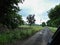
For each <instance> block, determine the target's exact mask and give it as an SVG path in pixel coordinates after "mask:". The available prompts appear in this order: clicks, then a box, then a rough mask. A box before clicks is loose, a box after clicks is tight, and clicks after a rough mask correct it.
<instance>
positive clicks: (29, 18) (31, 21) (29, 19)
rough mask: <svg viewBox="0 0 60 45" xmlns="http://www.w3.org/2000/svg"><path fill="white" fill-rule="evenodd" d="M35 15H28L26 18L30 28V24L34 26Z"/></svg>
mask: <svg viewBox="0 0 60 45" xmlns="http://www.w3.org/2000/svg"><path fill="white" fill-rule="evenodd" d="M34 17H35V15H29V16H28V17H27V20H28V21H27V22H28V23H29V25H30V26H31V25H32V24H35V18H34Z"/></svg>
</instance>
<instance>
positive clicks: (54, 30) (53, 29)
mask: <svg viewBox="0 0 60 45" xmlns="http://www.w3.org/2000/svg"><path fill="white" fill-rule="evenodd" d="M49 29H50V30H51V31H52V32H53V33H55V32H56V30H57V28H55V27H49Z"/></svg>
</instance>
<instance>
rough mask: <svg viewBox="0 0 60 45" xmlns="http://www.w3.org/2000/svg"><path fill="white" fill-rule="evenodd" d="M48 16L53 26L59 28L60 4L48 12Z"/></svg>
mask: <svg viewBox="0 0 60 45" xmlns="http://www.w3.org/2000/svg"><path fill="white" fill-rule="evenodd" d="M48 16H49V18H50V22H51V23H52V24H51V25H52V26H55V27H58V26H59V25H60V4H59V5H57V6H55V8H52V9H51V10H50V11H49V12H48Z"/></svg>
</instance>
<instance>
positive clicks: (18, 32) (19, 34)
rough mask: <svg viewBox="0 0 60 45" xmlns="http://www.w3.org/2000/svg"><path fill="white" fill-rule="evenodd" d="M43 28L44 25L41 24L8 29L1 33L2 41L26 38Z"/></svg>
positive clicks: (0, 38)
mask: <svg viewBox="0 0 60 45" xmlns="http://www.w3.org/2000/svg"><path fill="white" fill-rule="evenodd" d="M42 29H43V27H41V26H26V25H22V26H19V28H17V29H15V30H8V31H5V32H2V34H0V42H1V43H6V42H15V41H16V40H25V39H27V38H29V37H30V36H32V35H34V34H35V33H36V32H38V31H40V30H42Z"/></svg>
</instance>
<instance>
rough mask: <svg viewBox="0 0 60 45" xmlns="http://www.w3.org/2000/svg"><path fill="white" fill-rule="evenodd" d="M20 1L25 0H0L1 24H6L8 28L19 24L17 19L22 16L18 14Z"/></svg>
mask: <svg viewBox="0 0 60 45" xmlns="http://www.w3.org/2000/svg"><path fill="white" fill-rule="evenodd" d="M19 2H20V3H23V0H0V24H3V25H6V26H7V27H8V28H9V27H11V28H16V27H17V26H18V23H17V22H18V21H17V20H19V19H21V18H18V16H19V17H21V16H20V15H18V14H17V12H18V11H19V7H18V3H19ZM16 19H17V20H16Z"/></svg>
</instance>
